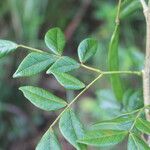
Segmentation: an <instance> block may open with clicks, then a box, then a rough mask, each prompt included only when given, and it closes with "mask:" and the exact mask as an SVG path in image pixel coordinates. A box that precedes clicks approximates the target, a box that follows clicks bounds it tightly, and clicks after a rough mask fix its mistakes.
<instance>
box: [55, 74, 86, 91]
mask: <svg viewBox="0 0 150 150" xmlns="http://www.w3.org/2000/svg"><path fill="white" fill-rule="evenodd" d="M53 74H54V76H55V78H56V79H57V81H58V82H59V83H60V84H61V85H62V86H63V87H65V88H66V89H70V90H80V89H83V88H84V87H85V84H84V83H83V82H81V81H80V80H78V79H77V78H75V77H73V76H71V75H69V74H67V73H60V72H53Z"/></svg>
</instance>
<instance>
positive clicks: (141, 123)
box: [135, 118, 150, 135]
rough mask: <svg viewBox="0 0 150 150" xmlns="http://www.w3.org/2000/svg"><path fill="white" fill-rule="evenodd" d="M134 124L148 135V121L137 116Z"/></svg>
mask: <svg viewBox="0 0 150 150" xmlns="http://www.w3.org/2000/svg"><path fill="white" fill-rule="evenodd" d="M135 126H136V128H137V129H138V130H140V131H141V132H142V133H146V134H149V135H150V122H149V121H147V120H143V119H142V118H138V120H137V121H136V124H135Z"/></svg>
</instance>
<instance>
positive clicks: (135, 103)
mask: <svg viewBox="0 0 150 150" xmlns="http://www.w3.org/2000/svg"><path fill="white" fill-rule="evenodd" d="M122 102H123V105H124V108H125V109H126V110H127V111H133V110H137V109H139V108H142V107H143V106H144V104H143V91H142V90H139V89H138V90H133V89H132V90H131V89H128V90H127V91H125V92H124V95H123V101H122Z"/></svg>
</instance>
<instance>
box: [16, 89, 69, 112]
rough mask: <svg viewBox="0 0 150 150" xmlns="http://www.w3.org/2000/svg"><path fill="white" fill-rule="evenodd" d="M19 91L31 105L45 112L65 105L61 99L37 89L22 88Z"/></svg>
mask: <svg viewBox="0 0 150 150" xmlns="http://www.w3.org/2000/svg"><path fill="white" fill-rule="evenodd" d="M19 90H21V91H22V92H23V94H24V96H25V97H26V98H27V99H28V100H29V101H30V102H31V103H32V104H34V105H35V106H36V107H38V108H40V109H43V110H46V111H51V110H57V109H60V108H63V107H65V106H66V105H67V103H66V102H65V101H64V100H63V99H61V98H59V97H57V96H55V95H53V94H51V93H50V92H48V91H46V90H44V89H41V88H38V87H33V86H23V87H20V88H19Z"/></svg>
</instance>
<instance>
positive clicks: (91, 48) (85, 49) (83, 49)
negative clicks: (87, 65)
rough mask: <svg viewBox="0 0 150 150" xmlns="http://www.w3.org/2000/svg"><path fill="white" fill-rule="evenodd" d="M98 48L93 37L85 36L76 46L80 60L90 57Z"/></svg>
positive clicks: (84, 60) (83, 60)
mask: <svg viewBox="0 0 150 150" xmlns="http://www.w3.org/2000/svg"><path fill="white" fill-rule="evenodd" d="M97 49H98V42H97V41H96V40H95V39H92V38H87V39H85V40H83V41H82V42H81V43H80V44H79V47H78V56H79V60H80V62H86V61H87V60H88V59H89V58H90V57H92V56H93V55H94V54H95V53H96V51H97Z"/></svg>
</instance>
